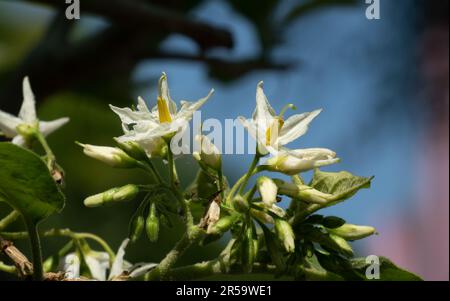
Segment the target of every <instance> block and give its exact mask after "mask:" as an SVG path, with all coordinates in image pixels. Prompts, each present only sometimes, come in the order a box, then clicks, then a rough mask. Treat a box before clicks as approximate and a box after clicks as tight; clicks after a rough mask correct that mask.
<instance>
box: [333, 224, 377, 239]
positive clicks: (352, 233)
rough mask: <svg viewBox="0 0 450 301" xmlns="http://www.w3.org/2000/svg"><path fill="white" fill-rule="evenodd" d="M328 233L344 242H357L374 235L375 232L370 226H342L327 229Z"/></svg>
mask: <svg viewBox="0 0 450 301" xmlns="http://www.w3.org/2000/svg"><path fill="white" fill-rule="evenodd" d="M328 231H329V232H330V233H333V234H335V235H337V236H340V237H342V238H343V239H345V240H357V239H362V238H365V237H367V236H370V235H372V234H374V233H375V231H376V230H375V228H374V227H370V226H359V225H352V224H344V225H342V226H340V227H339V228H335V229H329V230H328Z"/></svg>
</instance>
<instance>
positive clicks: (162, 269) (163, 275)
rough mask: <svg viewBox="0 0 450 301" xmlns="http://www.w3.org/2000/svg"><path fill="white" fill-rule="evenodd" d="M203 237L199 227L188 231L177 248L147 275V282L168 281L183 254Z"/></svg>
mask: <svg viewBox="0 0 450 301" xmlns="http://www.w3.org/2000/svg"><path fill="white" fill-rule="evenodd" d="M203 235H204V231H203V230H202V229H200V228H199V227H198V226H193V227H191V229H188V230H187V231H186V233H185V234H184V235H183V237H182V238H181V240H180V241H179V242H178V243H177V244H176V245H175V247H174V248H173V249H172V250H171V251H170V252H169V253H167V255H166V256H165V257H164V259H163V260H161V262H160V263H159V265H158V266H157V267H156V268H154V269H153V270H151V271H150V272H149V273H147V274H146V275H145V280H147V281H151V280H165V279H167V275H168V273H169V271H170V269H171V268H172V267H173V266H174V264H175V263H176V262H177V261H178V259H179V258H180V257H181V255H183V253H184V252H185V251H186V250H187V249H188V248H189V247H190V246H191V245H192V244H193V243H194V242H196V241H197V240H199V239H200V238H201V237H202V236H203Z"/></svg>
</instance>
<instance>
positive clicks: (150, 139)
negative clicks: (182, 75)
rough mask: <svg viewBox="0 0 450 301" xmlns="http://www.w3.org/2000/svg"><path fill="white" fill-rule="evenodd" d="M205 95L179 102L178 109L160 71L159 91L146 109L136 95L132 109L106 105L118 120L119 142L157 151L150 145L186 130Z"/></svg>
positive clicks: (153, 151)
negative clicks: (119, 121) (120, 128)
mask: <svg viewBox="0 0 450 301" xmlns="http://www.w3.org/2000/svg"><path fill="white" fill-rule="evenodd" d="M213 92H214V90H213V89H212V90H211V91H210V92H209V94H208V95H207V96H206V97H204V98H201V99H199V100H198V101H196V102H188V101H181V102H180V104H181V107H180V109H179V110H178V109H177V105H176V103H175V102H174V101H173V100H172V98H171V97H170V94H169V87H168V84H167V76H166V74H165V73H163V74H162V76H161V78H160V79H159V93H158V100H157V105H156V106H155V107H154V108H153V109H152V110H149V108H148V107H147V105H146V104H145V101H144V100H143V99H142V98H141V97H139V98H138V104H137V106H136V110H133V109H131V108H118V107H115V106H113V105H110V107H111V109H112V110H113V111H114V113H116V114H117V115H118V116H119V117H120V119H121V121H122V128H123V131H124V135H123V136H120V137H118V140H119V141H120V142H127V141H135V142H138V143H139V144H140V145H141V146H142V147H143V148H144V149H146V151H147V153H148V154H151V153H157V151H155V150H154V149H153V148H154V147H156V148H157V147H160V145H161V140H162V139H164V138H171V137H173V135H175V134H176V133H178V132H182V131H184V130H185V129H186V127H187V125H188V122H189V121H190V120H191V119H192V115H193V114H194V112H195V111H196V110H198V109H199V108H200V107H201V106H202V105H203V104H204V103H205V102H206V101H207V100H208V99H209V97H210V96H211V95H212V93H213Z"/></svg>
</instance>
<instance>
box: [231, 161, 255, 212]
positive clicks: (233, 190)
mask: <svg viewBox="0 0 450 301" xmlns="http://www.w3.org/2000/svg"><path fill="white" fill-rule="evenodd" d="M263 170H264V166H258V167H256V168H255V169H254V170H253V172H252V174H251V175H250V176H252V175H254V174H257V173H259V172H261V171H263ZM246 177H247V174H245V175H243V176H242V177H241V178H240V179H239V180H237V181H236V183H234V185H233V187H231V189H230V191H229V193H228V195H227V198H226V202H225V203H226V204H229V202H230V201H231V199H232V198H233V196H234V194H235V193H236V190H237V189H238V188H239V186H240V185H241V184H242V183H243V182H244V180H245V179H246Z"/></svg>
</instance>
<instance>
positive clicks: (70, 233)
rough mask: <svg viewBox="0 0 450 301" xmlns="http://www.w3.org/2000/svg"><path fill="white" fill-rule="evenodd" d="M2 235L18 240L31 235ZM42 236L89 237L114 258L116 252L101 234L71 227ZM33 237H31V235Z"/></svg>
mask: <svg viewBox="0 0 450 301" xmlns="http://www.w3.org/2000/svg"><path fill="white" fill-rule="evenodd" d="M1 235H2V237H4V238H5V239H10V240H18V239H25V238H28V237H30V235H29V233H27V232H1ZM41 235H42V236H46V237H48V236H61V237H69V238H72V239H80V238H87V239H91V240H94V241H96V242H97V243H98V244H99V245H100V246H101V247H102V248H103V249H104V250H105V252H107V253H108V255H109V256H110V258H112V259H114V257H115V254H114V251H113V250H112V249H111V247H110V246H109V245H108V243H107V242H106V241H104V240H103V239H102V238H100V237H99V236H97V235H95V234H92V233H77V232H73V231H71V230H69V229H50V230H48V231H45V232H42V233H41ZM30 238H31V237H30Z"/></svg>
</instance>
